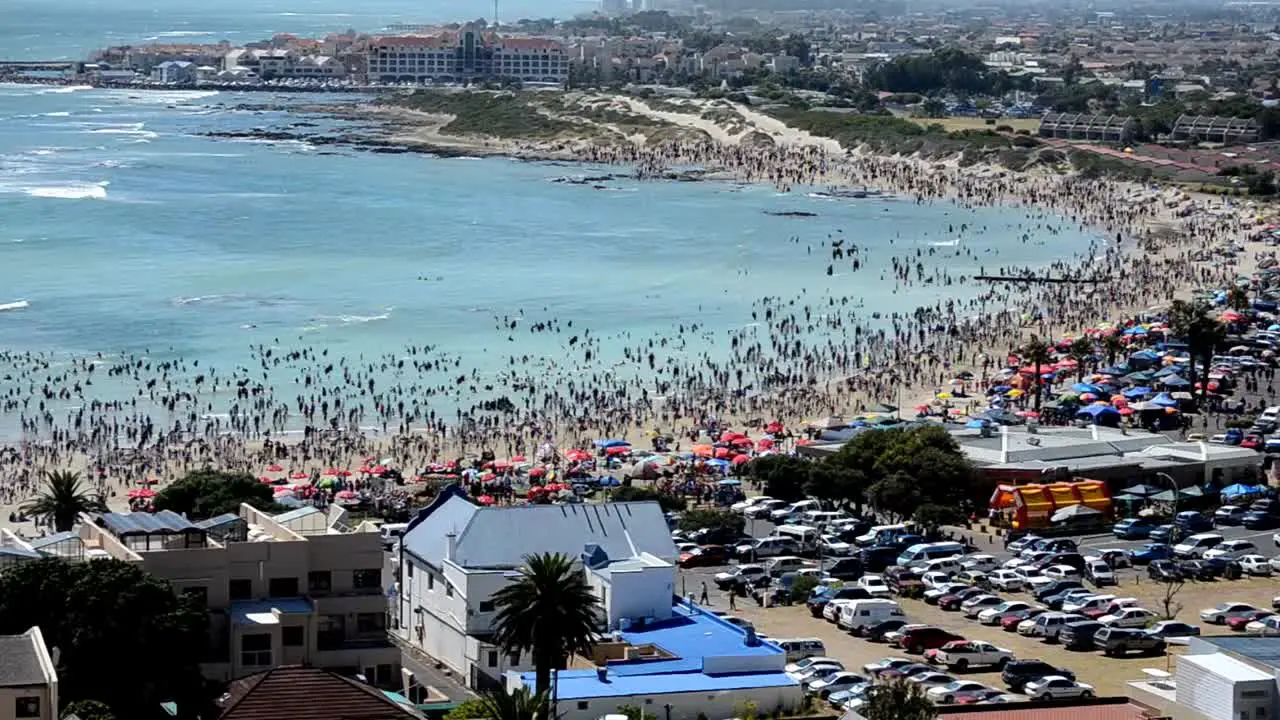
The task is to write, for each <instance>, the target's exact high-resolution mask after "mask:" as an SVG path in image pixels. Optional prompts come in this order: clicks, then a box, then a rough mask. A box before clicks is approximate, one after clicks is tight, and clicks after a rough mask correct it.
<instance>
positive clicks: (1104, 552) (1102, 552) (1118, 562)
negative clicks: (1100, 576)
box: [1084, 548, 1133, 570]
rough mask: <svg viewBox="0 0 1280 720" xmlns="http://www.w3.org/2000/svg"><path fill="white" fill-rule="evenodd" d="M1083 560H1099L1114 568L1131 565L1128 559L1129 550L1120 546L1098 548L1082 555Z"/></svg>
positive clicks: (1118, 568)
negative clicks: (1089, 553) (1091, 552)
mask: <svg viewBox="0 0 1280 720" xmlns="http://www.w3.org/2000/svg"><path fill="white" fill-rule="evenodd" d="M1084 559H1085V561H1093V560H1101V561H1102V562H1104V563H1106V564H1108V565H1110V566H1111V567H1112V568H1113V569H1115V570H1120V569H1122V568H1127V567H1133V562H1132V561H1131V560H1130V559H1129V551H1128V550H1124V549H1121V548H1098V549H1097V550H1095V551H1093V554H1091V555H1085V556H1084Z"/></svg>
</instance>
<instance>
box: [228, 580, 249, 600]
mask: <svg viewBox="0 0 1280 720" xmlns="http://www.w3.org/2000/svg"><path fill="white" fill-rule="evenodd" d="M227 594H228V595H230V596H231V599H232V600H248V599H249V598H250V597H252V596H253V581H252V580H232V581H231V582H230V583H228V584H227Z"/></svg>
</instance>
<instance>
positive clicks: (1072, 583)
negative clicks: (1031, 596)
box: [1035, 580, 1084, 602]
mask: <svg viewBox="0 0 1280 720" xmlns="http://www.w3.org/2000/svg"><path fill="white" fill-rule="evenodd" d="M1076 589H1081V590H1083V589H1084V586H1083V585H1081V584H1080V581H1079V580H1054V581H1052V582H1050V583H1048V584H1047V585H1042V586H1041V587H1040V588H1039V589H1037V590H1036V591H1035V596H1036V599H1037V600H1039V601H1040V602H1044V601H1045V600H1046V599H1047V598H1050V597H1052V596H1054V595H1061V594H1062V593H1065V592H1066V591H1068V590H1076Z"/></svg>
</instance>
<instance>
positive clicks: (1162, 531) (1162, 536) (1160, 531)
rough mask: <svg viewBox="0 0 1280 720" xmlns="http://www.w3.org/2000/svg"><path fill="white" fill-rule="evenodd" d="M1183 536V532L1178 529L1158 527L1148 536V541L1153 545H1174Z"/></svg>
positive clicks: (1164, 526) (1169, 526)
mask: <svg viewBox="0 0 1280 720" xmlns="http://www.w3.org/2000/svg"><path fill="white" fill-rule="evenodd" d="M1181 535H1182V533H1181V531H1179V530H1178V528H1176V527H1174V526H1172V525H1160V526H1158V527H1156V528H1155V529H1154V530H1152V531H1151V533H1150V534H1149V535H1147V539H1148V540H1150V541H1151V542H1153V543H1160V544H1163V545H1172V544H1173V543H1175V542H1177V540H1178V538H1179V537H1180V536H1181Z"/></svg>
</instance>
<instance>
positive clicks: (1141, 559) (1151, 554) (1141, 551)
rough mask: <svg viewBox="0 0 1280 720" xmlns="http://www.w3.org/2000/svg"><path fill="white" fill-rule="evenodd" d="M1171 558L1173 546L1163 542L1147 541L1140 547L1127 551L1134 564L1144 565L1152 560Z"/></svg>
mask: <svg viewBox="0 0 1280 720" xmlns="http://www.w3.org/2000/svg"><path fill="white" fill-rule="evenodd" d="M1172 558H1173V548H1171V547H1169V546H1168V545H1166V544H1165V543H1147V544H1146V545H1143V546H1142V547H1140V548H1135V549H1133V550H1130V551H1129V560H1130V561H1132V562H1133V564H1134V565H1146V564H1148V563H1150V562H1152V561H1153V560H1169V559H1172Z"/></svg>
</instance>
